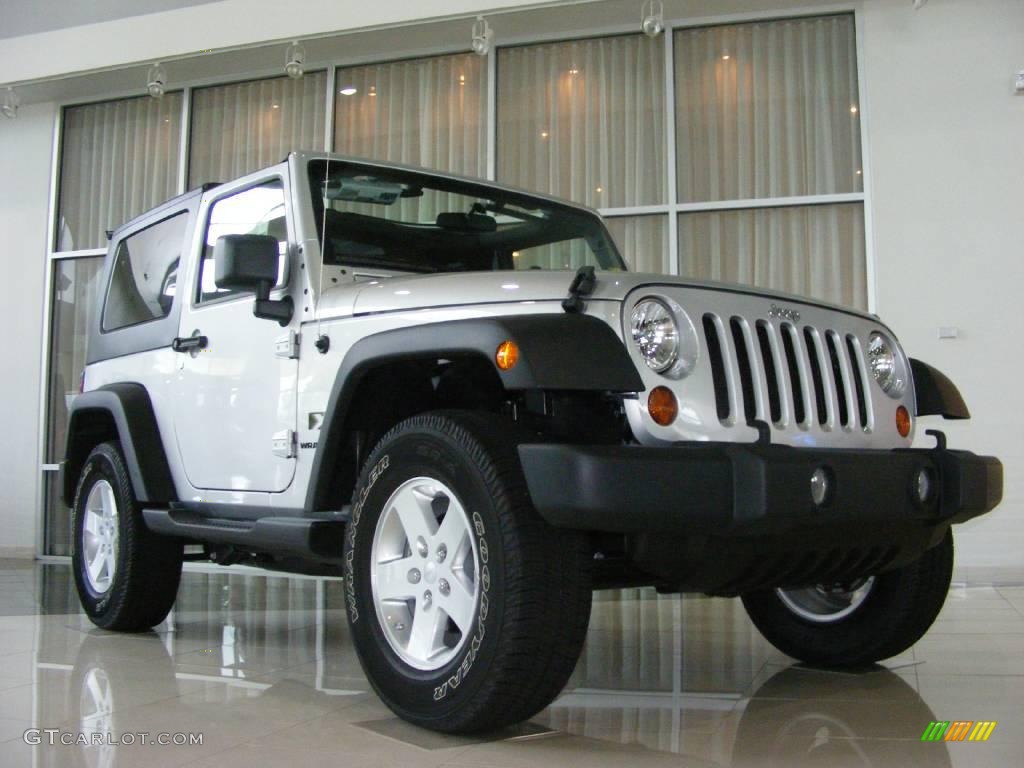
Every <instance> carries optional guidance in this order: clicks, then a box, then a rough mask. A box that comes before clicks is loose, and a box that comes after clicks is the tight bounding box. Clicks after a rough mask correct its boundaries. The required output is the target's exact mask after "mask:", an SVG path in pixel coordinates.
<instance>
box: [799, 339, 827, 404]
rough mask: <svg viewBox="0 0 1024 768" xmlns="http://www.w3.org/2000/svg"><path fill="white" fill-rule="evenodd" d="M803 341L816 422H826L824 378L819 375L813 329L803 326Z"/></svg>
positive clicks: (819, 361)
mask: <svg viewBox="0 0 1024 768" xmlns="http://www.w3.org/2000/svg"><path fill="white" fill-rule="evenodd" d="M804 341H805V342H806V343H807V358H808V360H809V361H810V364H811V381H812V382H813V383H814V401H815V404H816V405H817V406H818V423H819V424H826V423H828V401H827V400H826V398H825V380H824V378H822V375H821V359H820V357H819V354H818V353H819V351H820V350H819V349H818V343H817V339H816V338H815V333H814V330H813V329H811V328H804Z"/></svg>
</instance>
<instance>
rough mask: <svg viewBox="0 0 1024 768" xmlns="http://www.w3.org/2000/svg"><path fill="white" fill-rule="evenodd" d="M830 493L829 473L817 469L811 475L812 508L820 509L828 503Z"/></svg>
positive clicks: (821, 468)
mask: <svg viewBox="0 0 1024 768" xmlns="http://www.w3.org/2000/svg"><path fill="white" fill-rule="evenodd" d="M831 491H832V478H831V477H829V471H828V470H827V469H825V468H824V467H818V468H817V469H816V470H814V474H812V475H811V501H813V502H814V506H816V507H820V506H823V505H824V504H825V502H826V501H828V497H829V495H830V494H831Z"/></svg>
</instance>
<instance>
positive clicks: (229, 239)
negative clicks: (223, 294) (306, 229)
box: [213, 235, 279, 299]
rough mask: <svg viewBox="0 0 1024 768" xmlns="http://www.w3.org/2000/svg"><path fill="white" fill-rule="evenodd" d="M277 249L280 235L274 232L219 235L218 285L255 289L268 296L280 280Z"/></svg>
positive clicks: (216, 246) (216, 251)
mask: <svg viewBox="0 0 1024 768" xmlns="http://www.w3.org/2000/svg"><path fill="white" fill-rule="evenodd" d="M277 251H278V247H277V238H275V237H271V236H270V235H224V236H222V237H218V238H217V242H216V243H215V244H214V246H213V259H214V263H215V264H216V269H215V272H214V282H215V283H216V284H217V287H218V288H227V289H230V290H233V291H254V292H255V293H256V296H257V298H263V299H265V298H267V296H268V295H269V294H270V289H271V288H273V287H274V284H275V283H276V282H277V262H278V258H279V257H278V252H277ZM261 293H262V294H263V295H261Z"/></svg>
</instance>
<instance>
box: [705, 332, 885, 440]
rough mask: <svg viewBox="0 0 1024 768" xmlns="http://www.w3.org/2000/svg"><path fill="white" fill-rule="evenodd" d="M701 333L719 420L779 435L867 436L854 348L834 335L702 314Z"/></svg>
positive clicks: (865, 399)
mask: <svg viewBox="0 0 1024 768" xmlns="http://www.w3.org/2000/svg"><path fill="white" fill-rule="evenodd" d="M703 328H704V334H705V339H706V341H707V346H708V356H709V358H710V361H711V375H712V378H713V382H714V389H715V402H716V406H717V408H716V410H717V412H718V418H719V419H720V420H721V421H722V423H723V424H749V423H751V422H752V421H755V420H756V421H763V422H769V423H772V424H774V425H776V426H777V427H780V428H785V427H788V426H791V425H797V426H800V427H803V428H808V427H810V426H811V425H812V421H815V422H817V424H818V425H819V426H820V427H821V428H823V429H826V430H831V429H843V430H847V431H850V430H855V429H860V430H864V431H870V430H871V429H872V427H873V424H872V416H871V402H870V399H869V398H870V395H869V392H870V388H869V387H868V381H867V368H866V365H865V363H864V359H865V358H864V354H863V350H862V345H861V343H860V340H859V339H858V338H857V337H856V336H855V335H853V334H849V333H847V334H843V333H840V332H839V331H837V330H835V329H832V328H816V327H814V326H811V325H804V326H802V327H801V328H799V329H798V328H797V327H796V326H795V325H794V324H793V323H791V322H789V321H769V320H763V319H762V320H757V321H756V322H754V323H751V322H750V321H748V320H747V319H746V318H745V317H742V316H739V315H732V316H730V317H728V318H723V317H720V316H719V315H716V314H714V313H710V312H709V313H707V314H705V315H704V318H703Z"/></svg>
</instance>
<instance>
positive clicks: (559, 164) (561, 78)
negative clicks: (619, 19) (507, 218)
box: [497, 35, 666, 208]
mask: <svg viewBox="0 0 1024 768" xmlns="http://www.w3.org/2000/svg"><path fill="white" fill-rule="evenodd" d="M664 94H665V51H664V40H663V39H662V38H661V37H658V38H655V39H651V38H649V37H646V36H645V35H627V36H622V37H606V38H599V39H594V40H574V41H571V42H564V43H545V44H543V45H530V46H524V47H519V48H503V49H501V50H499V51H498V94H497V96H498V179H499V180H500V181H503V182H506V183H509V184H513V185H515V186H520V187H524V188H526V189H533V190H537V191H540V192H548V193H551V194H555V195H558V196H560V197H565V198H569V199H571V200H575V201H577V202H580V203H585V204H587V205H592V206H594V207H597V208H611V207H621V206H630V205H647V204H656V203H664V202H666V197H665V196H666V188H665V186H666V185H665V157H666V154H665V99H664Z"/></svg>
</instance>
